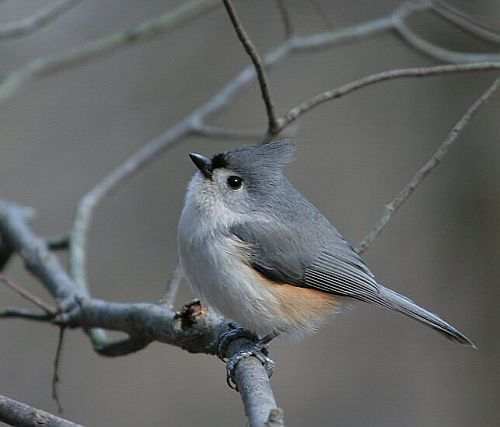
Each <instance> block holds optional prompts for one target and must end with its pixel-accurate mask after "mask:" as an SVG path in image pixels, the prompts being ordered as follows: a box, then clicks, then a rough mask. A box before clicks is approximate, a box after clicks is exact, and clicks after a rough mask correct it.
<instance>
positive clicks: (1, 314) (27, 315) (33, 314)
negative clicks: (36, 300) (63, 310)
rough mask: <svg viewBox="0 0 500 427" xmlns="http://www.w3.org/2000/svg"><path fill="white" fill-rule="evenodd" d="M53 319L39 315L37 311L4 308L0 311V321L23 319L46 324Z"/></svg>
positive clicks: (43, 314)
mask: <svg viewBox="0 0 500 427" xmlns="http://www.w3.org/2000/svg"><path fill="white" fill-rule="evenodd" d="M53 318H54V316H53V315H51V314H47V313H40V312H38V311H33V310H27V309H25V308H6V309H5V310H0V319H24V320H36V321H38V322H48V321H49V320H52V319H53Z"/></svg>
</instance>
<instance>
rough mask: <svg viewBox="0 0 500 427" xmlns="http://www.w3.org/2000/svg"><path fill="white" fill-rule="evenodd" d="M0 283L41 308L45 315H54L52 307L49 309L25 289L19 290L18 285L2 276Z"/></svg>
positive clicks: (43, 302)
mask: <svg viewBox="0 0 500 427" xmlns="http://www.w3.org/2000/svg"><path fill="white" fill-rule="evenodd" d="M0 282H3V283H5V284H6V285H7V286H8V287H9V288H10V289H12V290H13V291H14V292H15V293H16V294H18V295H19V296H21V297H22V298H24V299H26V300H28V301H29V302H31V303H32V304H34V305H36V306H37V307H38V308H41V309H42V310H43V311H44V312H45V314H47V315H49V316H54V315H55V313H56V310H55V309H54V308H53V307H51V306H50V305H49V304H47V303H46V302H45V301H43V300H41V299H40V298H38V297H37V296H36V295H34V294H32V293H31V292H29V291H27V290H26V289H23V288H21V287H20V286H19V285H17V284H15V283H14V282H12V281H11V280H9V279H8V278H7V277H5V276H4V275H3V274H0Z"/></svg>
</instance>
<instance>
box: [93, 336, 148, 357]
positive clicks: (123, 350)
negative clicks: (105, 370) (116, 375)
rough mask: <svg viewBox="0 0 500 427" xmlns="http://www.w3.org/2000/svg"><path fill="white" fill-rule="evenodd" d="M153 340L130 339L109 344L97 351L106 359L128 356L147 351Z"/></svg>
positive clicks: (138, 337) (137, 337) (139, 337)
mask: <svg viewBox="0 0 500 427" xmlns="http://www.w3.org/2000/svg"><path fill="white" fill-rule="evenodd" d="M152 342H153V340H151V339H147V338H144V337H141V336H136V337H128V338H125V339H122V340H118V341H113V342H110V343H107V344H105V345H103V346H101V347H99V348H97V349H96V352H97V354H99V355H101V356H105V357H118V356H126V355H128V354H132V353H136V352H138V351H140V350H143V349H145V348H146V347H147V346H148V345H149V344H151V343H152Z"/></svg>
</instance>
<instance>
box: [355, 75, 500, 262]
mask: <svg viewBox="0 0 500 427" xmlns="http://www.w3.org/2000/svg"><path fill="white" fill-rule="evenodd" d="M499 86H500V78H498V79H496V80H495V81H494V82H493V84H492V85H491V86H490V87H489V88H488V89H487V90H486V92H484V93H483V94H482V95H481V96H480V97H479V98H478V99H477V100H476V101H475V102H474V103H473V104H472V105H471V106H470V107H469V108H468V109H467V111H466V112H465V114H464V115H463V116H462V117H461V118H460V120H459V121H458V122H457V123H456V124H455V126H453V128H452V129H451V131H450V132H449V134H448V136H447V137H446V139H445V140H444V141H443V142H442V143H441V145H440V146H439V147H438V149H437V150H436V151H435V152H434V154H433V155H432V156H431V158H430V159H429V160H428V161H427V162H426V163H425V164H424V165H423V166H422V167H421V168H420V169H419V170H418V171H417V173H415V175H414V176H413V178H412V179H411V180H410V182H409V183H408V184H406V185H405V186H404V187H403V189H402V190H401V191H400V192H399V194H398V195H397V196H396V197H395V198H394V199H393V200H392V201H391V202H390V203H389V204H387V205H386V207H385V210H384V213H383V215H382V217H381V218H380V219H379V221H378V222H377V224H376V225H375V227H374V228H373V229H372V230H371V231H370V232H369V233H368V234H367V235H366V237H365V238H364V239H363V240H362V241H361V243H360V244H359V247H358V248H357V252H358V253H362V252H364V251H366V249H367V248H368V247H369V246H370V244H371V243H372V242H373V241H374V240H375V239H376V238H377V237H378V235H379V234H380V233H381V232H382V230H383V229H384V228H385V227H386V226H387V224H388V223H389V221H390V220H391V218H392V216H393V215H394V214H395V213H396V212H397V211H398V210H399V208H401V206H402V205H403V204H404V203H405V202H406V201H407V200H408V198H409V197H410V196H411V195H412V194H413V192H414V191H415V190H416V189H417V187H418V186H419V185H420V184H421V183H422V181H423V180H424V179H425V178H426V177H427V176H428V175H429V174H430V173H431V172H432V171H433V170H434V169H435V168H436V167H437V166H438V165H439V164H440V163H441V161H442V160H443V158H444V157H445V156H446V154H447V153H448V150H449V149H450V147H451V146H452V145H453V143H454V142H455V141H456V140H457V138H458V137H459V136H460V133H461V132H462V131H463V129H464V128H465V127H466V126H467V124H468V123H469V122H470V120H471V119H472V118H473V117H474V116H475V115H476V113H477V111H478V110H479V108H480V107H481V106H482V105H483V104H484V103H485V102H486V101H487V100H488V99H489V98H490V97H491V96H492V95H493V94H494V93H495V92H496V90H497V89H498V87H499Z"/></svg>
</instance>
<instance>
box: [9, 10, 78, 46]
mask: <svg viewBox="0 0 500 427" xmlns="http://www.w3.org/2000/svg"><path fill="white" fill-rule="evenodd" d="M81 1H82V0H59V1H55V2H54V3H52V4H49V5H47V6H45V7H44V8H42V9H40V10H39V11H38V12H36V13H35V14H34V15H32V16H30V17H28V18H23V19H20V20H19V21H13V22H6V23H5V24H0V40H1V39H11V38H15V37H22V36H27V35H29V34H32V33H34V32H35V31H37V30H39V29H41V28H43V27H45V26H47V25H48V24H50V23H51V22H52V21H54V20H55V19H57V18H58V17H59V16H61V15H62V14H63V13H65V12H67V11H69V10H70V9H72V8H73V7H75V6H76V5H77V4H78V3H80V2H81Z"/></svg>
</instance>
